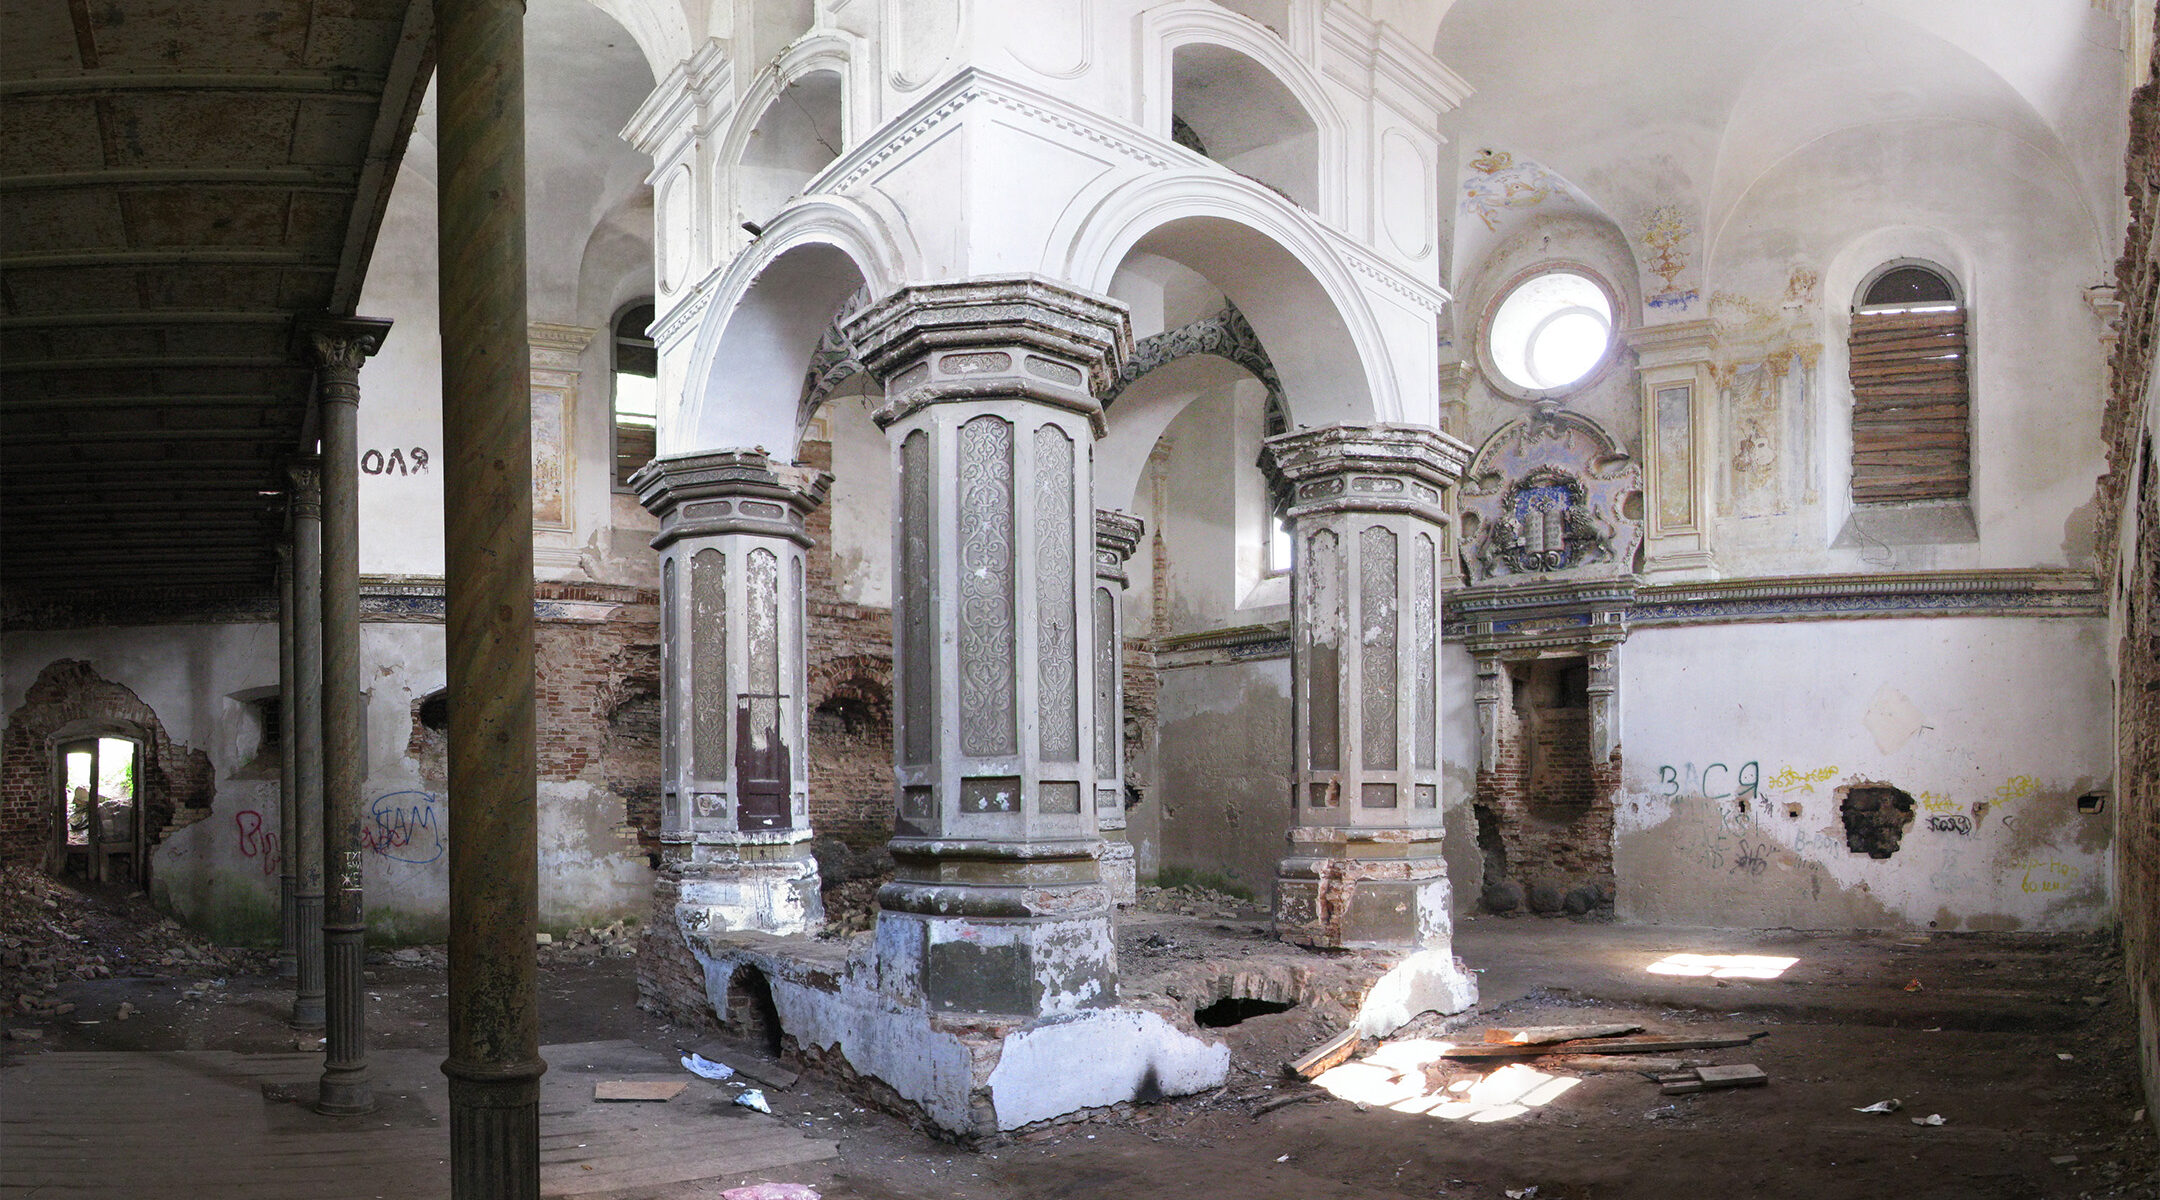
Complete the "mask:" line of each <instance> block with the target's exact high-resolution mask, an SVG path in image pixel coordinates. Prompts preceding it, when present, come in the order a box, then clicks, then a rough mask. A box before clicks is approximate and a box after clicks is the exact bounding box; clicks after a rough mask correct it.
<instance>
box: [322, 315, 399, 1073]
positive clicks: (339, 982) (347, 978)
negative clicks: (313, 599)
mask: <svg viewBox="0 0 2160 1200" xmlns="http://www.w3.org/2000/svg"><path fill="white" fill-rule="evenodd" d="M389 331H390V323H389V322H388V321H365V320H360V319H357V318H347V319H343V320H338V321H332V322H325V323H323V324H321V325H320V326H317V327H316V328H314V329H313V330H312V331H311V333H310V341H311V343H312V345H313V347H314V351H315V358H316V362H317V368H318V369H317V375H316V386H317V389H318V391H319V392H320V393H321V396H322V407H321V411H322V451H323V563H322V581H323V702H322V711H323V870H324V872H325V874H326V875H327V876H328V879H327V884H328V886H327V888H326V889H325V891H324V895H323V977H324V984H325V994H324V1015H325V1018H326V1021H327V1026H326V1028H327V1032H328V1035H329V1037H328V1047H327V1049H328V1053H327V1054H326V1055H325V1056H324V1058H323V1074H322V1089H321V1091H320V1093H319V1094H318V1095H317V1098H316V1101H315V1107H316V1109H317V1110H318V1111H321V1112H325V1113H331V1114H336V1115H352V1114H358V1113H364V1112H371V1111H373V1110H374V1107H375V1098H374V1095H373V1093H372V1091H371V1089H370V1087H369V1083H368V1064H367V1029H366V1023H367V1007H366V1006H367V993H366V991H365V990H364V988H363V986H362V980H361V978H360V974H361V959H362V955H363V945H362V944H363V942H364V941H365V940H366V938H367V909H366V905H365V903H364V892H363V889H362V887H361V864H360V812H361V799H360V789H361V787H362V785H363V784H364V783H365V781H366V776H367V764H366V763H364V762H362V761H361V745H362V742H363V733H364V731H363V729H362V728H361V722H362V720H363V719H364V717H363V714H362V712H361V708H360V364H362V363H363V362H366V361H367V357H368V355H370V354H373V353H375V351H376V349H377V348H378V347H380V346H381V345H382V339H383V336H384V335H385V334H387V333H388V332H389Z"/></svg>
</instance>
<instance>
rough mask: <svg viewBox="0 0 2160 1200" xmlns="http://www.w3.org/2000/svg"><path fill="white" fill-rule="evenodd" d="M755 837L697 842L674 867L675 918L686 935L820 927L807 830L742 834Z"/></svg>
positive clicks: (821, 906) (821, 907)
mask: <svg viewBox="0 0 2160 1200" xmlns="http://www.w3.org/2000/svg"><path fill="white" fill-rule="evenodd" d="M745 837H746V838H761V839H763V840H759V841H747V840H746V841H743V842H729V843H714V844H699V845H696V846H693V847H691V848H690V859H689V861H687V862H683V863H681V864H680V865H679V866H678V868H677V869H678V870H679V871H680V872H681V876H682V883H681V888H680V891H679V892H678V895H677V899H676V903H675V920H676V923H677V925H678V926H680V928H681V929H682V931H683V932H684V933H685V934H686V935H687V934H696V933H726V932H733V931H748V932H754V933H771V934H778V935H781V936H788V935H791V934H813V933H816V932H817V931H818V930H820V929H822V928H824V926H825V899H824V896H823V894H822V893H821V892H820V891H819V880H818V867H817V859H816V857H815V856H813V855H812V854H811V853H810V842H809V840H808V839H809V834H808V833H807V832H800V833H798V832H796V831H789V832H788V833H787V834H784V835H777V836H776V835H772V834H764V835H759V834H748V835H745Z"/></svg>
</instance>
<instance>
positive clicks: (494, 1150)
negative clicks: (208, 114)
mask: <svg viewBox="0 0 2160 1200" xmlns="http://www.w3.org/2000/svg"><path fill="white" fill-rule="evenodd" d="M436 20H437V24H438V31H439V34H438V43H437V44H438V47H439V50H438V56H437V61H438V63H439V64H440V70H439V74H438V75H437V77H436V87H437V97H438V99H437V107H436V113H437V115H436V144H437V146H438V147H440V152H439V159H438V161H439V173H438V178H439V180H440V183H439V186H438V188H437V190H436V214H437V226H438V230H439V237H440V239H441V240H440V246H441V255H442V290H441V296H442V306H441V312H442V318H441V319H442V347H443V360H442V361H443V386H442V396H443V460H444V461H443V512H444V514H445V522H444V559H445V565H446V568H447V570H446V572H445V584H446V599H447V626H448V629H447V632H448V640H449V655H448V667H449V670H448V676H449V691H450V797H451V803H450V1057H449V1058H448V1060H446V1061H445V1062H444V1063H443V1072H444V1074H446V1075H448V1076H449V1077H450V1187H451V1195H452V1196H453V1197H456V1198H457V1200H474V1198H477V1197H483V1196H484V1197H502V1198H505V1200H507V1198H511V1197H518V1198H525V1197H537V1196H538V1195H539V1194H540V1075H541V1073H542V1072H543V1071H545V1070H546V1069H547V1064H546V1063H544V1062H542V1061H541V1059H540V1024H539V1012H538V1003H537V997H536V986H535V985H536V971H535V962H534V955H533V942H534V934H535V933H536V932H537V923H536V917H535V910H536V909H537V907H538V903H539V846H538V815H537V811H536V801H535V796H536V793H537V790H538V780H537V771H536V765H535V747H536V743H535V736H534V715H533V706H534V680H533V605H532V578H533V551H532V520H533V518H532V392H531V379H530V366H529V364H530V351H529V347H528V344H527V329H526V323H527V313H526V305H525V76H524V25H523V20H524V9H523V6H522V5H520V4H517V3H514V2H512V0H439V2H438V6H437V11H436Z"/></svg>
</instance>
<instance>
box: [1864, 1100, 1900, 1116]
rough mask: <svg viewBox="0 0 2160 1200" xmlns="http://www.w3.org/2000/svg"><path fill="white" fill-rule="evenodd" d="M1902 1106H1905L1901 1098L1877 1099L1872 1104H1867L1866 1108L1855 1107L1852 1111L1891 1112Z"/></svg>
mask: <svg viewBox="0 0 2160 1200" xmlns="http://www.w3.org/2000/svg"><path fill="white" fill-rule="evenodd" d="M1903 1107H1905V1102H1904V1101H1903V1100H1877V1101H1876V1102H1875V1103H1873V1104H1870V1105H1868V1106H1867V1107H1866V1108H1856V1109H1854V1110H1853V1111H1854V1112H1872V1113H1892V1112H1896V1111H1897V1110H1899V1109H1901V1108H1903Z"/></svg>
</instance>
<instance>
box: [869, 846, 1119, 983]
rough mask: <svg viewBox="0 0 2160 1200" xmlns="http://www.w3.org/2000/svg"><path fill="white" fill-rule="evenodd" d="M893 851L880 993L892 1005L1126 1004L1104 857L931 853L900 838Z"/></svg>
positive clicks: (882, 909) (880, 942)
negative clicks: (1101, 866) (918, 851)
mask: <svg viewBox="0 0 2160 1200" xmlns="http://www.w3.org/2000/svg"><path fill="white" fill-rule="evenodd" d="M970 849H971V850H973V849H977V848H970ZM1033 849H1036V850H1038V851H1039V850H1040V847H1036V848H1033ZM893 857H894V858H895V859H898V860H899V861H900V872H899V877H898V878H896V879H894V880H893V882H891V883H888V884H886V885H885V886H884V887H883V888H880V889H879V890H878V921H877V945H876V954H877V978H878V990H879V991H881V992H882V993H884V995H885V996H886V997H887V998H888V999H889V1000H890V1001H892V1002H893V1003H896V1004H901V1005H907V1006H910V1007H919V1008H924V1009H927V1010H928V1011H930V1012H932V1013H943V1012H973V1013H997V1014H1006V1015H1012V1016H1056V1015H1062V1014H1068V1013H1077V1012H1083V1011H1085V1010H1088V1009H1094V1008H1107V1007H1110V1006H1113V1005H1115V1004H1116V1003H1117V942H1116V939H1115V938H1114V937H1113V936H1112V933H1111V930H1110V909H1111V903H1110V891H1109V889H1108V888H1107V887H1105V886H1104V885H1103V882H1102V879H1101V877H1100V875H1099V873H1098V869H1097V860H1096V858H1095V857H1094V855H1092V854H1090V855H1087V856H1085V857H1079V858H1074V857H1070V856H1069V855H1059V856H1057V857H1048V856H1042V857H1023V858H1011V859H1007V858H1000V857H998V856H997V855H996V852H995V851H991V852H990V853H989V854H987V855H982V856H977V855H975V854H972V853H970V851H968V850H963V851H962V852H961V855H960V856H955V857H942V858H941V857H929V858H924V857H918V856H915V855H911V854H909V853H908V851H907V850H906V849H904V848H903V847H902V846H901V844H900V843H899V842H897V841H896V842H895V843H893Z"/></svg>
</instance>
